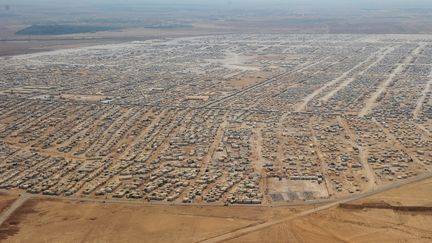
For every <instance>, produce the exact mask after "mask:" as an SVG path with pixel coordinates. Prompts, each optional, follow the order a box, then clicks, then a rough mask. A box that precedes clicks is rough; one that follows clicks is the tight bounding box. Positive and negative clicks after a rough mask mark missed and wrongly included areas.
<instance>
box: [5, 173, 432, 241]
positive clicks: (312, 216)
mask: <svg viewBox="0 0 432 243" xmlns="http://www.w3.org/2000/svg"><path fill="white" fill-rule="evenodd" d="M431 183H432V180H430V179H429V180H424V181H420V182H416V183H412V184H409V185H406V186H402V187H400V188H396V189H392V190H388V191H386V192H383V193H379V194H376V195H373V196H370V197H366V198H364V199H361V200H358V201H354V202H352V203H353V204H361V203H365V202H368V203H372V202H375V203H376V202H381V203H382V202H387V203H391V204H393V205H404V206H418V205H421V206H428V207H431V204H432V203H431V202H432V198H431V195H432V191H431V190H432V189H431ZM413 189H415V190H413ZM14 197H15V196H9V195H7V194H3V195H2V196H1V200H2V201H3V200H10V198H12V200H13V198H14ZM317 207H318V206H291V207H259V208H257V207H223V206H175V205H130V204H124V203H103V202H85V201H70V200H55V199H42V198H39V199H29V200H27V201H26V202H25V203H24V204H23V205H22V206H21V207H20V208H18V209H17V210H16V211H15V212H14V213H13V214H12V215H11V217H10V218H9V219H8V220H6V221H5V222H4V223H3V224H2V225H1V227H0V237H1V239H2V241H4V242H28V241H32V242H125V241H127V242H143V241H144V242H174V241H175V242H212V241H211V240H212V239H213V238H214V237H216V236H220V235H222V236H224V235H228V236H230V234H231V237H233V238H231V239H230V240H227V241H226V242H316V241H320V242H394V241H407V242H430V240H431V238H432V229H431V228H430V227H429V225H430V224H431V223H432V212H431V211H429V212H409V211H408V212H400V211H394V210H391V209H373V208H371V209H343V208H339V207H338V205H335V206H334V207H332V208H328V209H323V210H320V211H317V212H310V213H307V214H306V215H301V212H307V211H311V210H313V209H314V208H317ZM3 210H4V209H3ZM299 215H301V216H299ZM274 221H278V222H279V223H276V224H274V225H273V224H271V226H269V227H264V228H263V229H258V230H254V227H255V228H256V227H259V226H260V225H263V224H265V223H272V222H274ZM248 228H252V230H251V231H250V232H248V233H246V234H242V235H240V236H237V235H236V233H237V232H238V231H239V230H241V229H248ZM64 229H67V232H65V231H64ZM228 238H229V237H228Z"/></svg>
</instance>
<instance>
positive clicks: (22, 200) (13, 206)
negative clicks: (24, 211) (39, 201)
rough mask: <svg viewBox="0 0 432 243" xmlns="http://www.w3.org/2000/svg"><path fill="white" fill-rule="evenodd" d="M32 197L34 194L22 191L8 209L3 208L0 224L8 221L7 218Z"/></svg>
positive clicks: (0, 214)
mask: <svg viewBox="0 0 432 243" xmlns="http://www.w3.org/2000/svg"><path fill="white" fill-rule="evenodd" d="M31 197H32V196H31V195H30V194H27V193H21V194H20V195H19V197H18V198H17V199H16V200H15V201H14V202H13V203H12V204H11V205H10V206H9V207H8V208H7V209H6V210H3V212H1V213H0V225H2V224H3V223H4V222H6V220H7V219H8V218H9V217H10V216H11V215H12V214H13V213H14V212H15V210H17V209H18V208H19V207H21V206H22V205H23V204H24V203H25V202H26V201H27V200H28V199H30V198H31Z"/></svg>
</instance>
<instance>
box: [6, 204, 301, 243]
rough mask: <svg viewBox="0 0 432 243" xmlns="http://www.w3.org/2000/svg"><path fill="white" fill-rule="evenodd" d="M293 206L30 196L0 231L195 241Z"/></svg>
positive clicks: (32, 236)
mask: <svg viewBox="0 0 432 243" xmlns="http://www.w3.org/2000/svg"><path fill="white" fill-rule="evenodd" d="M295 211H297V209H286V208H285V209H282V208H278V209H267V208H263V209H259V208H251V207H235V208H226V207H211V206H210V207H208V206H205V207H189V206H142V205H141V206H128V205H123V204H108V203H107V204H101V203H89V202H68V201H56V200H42V199H31V200H29V201H27V202H26V203H25V204H24V205H23V206H22V207H20V208H19V209H18V210H17V211H16V212H15V213H14V214H13V215H12V216H11V217H10V218H9V219H8V220H7V221H6V222H5V223H4V224H3V225H2V226H1V227H0V237H1V238H2V241H4V242H28V241H32V242H143V241H145V242H174V241H175V242H196V241H200V240H203V239H207V238H209V237H212V236H215V235H218V234H222V233H226V232H228V231H231V230H235V229H239V228H242V227H247V226H249V225H253V224H257V223H260V222H264V221H266V220H268V219H270V218H275V217H282V216H284V215H290V214H292V213H294V212H295ZM65 229H67V232H65Z"/></svg>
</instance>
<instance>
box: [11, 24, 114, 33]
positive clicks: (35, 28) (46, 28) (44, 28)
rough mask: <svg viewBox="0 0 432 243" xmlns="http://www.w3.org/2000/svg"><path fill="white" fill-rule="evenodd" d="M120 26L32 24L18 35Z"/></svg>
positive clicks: (101, 29) (83, 31) (96, 30)
mask: <svg viewBox="0 0 432 243" xmlns="http://www.w3.org/2000/svg"><path fill="white" fill-rule="evenodd" d="M118 29H120V28H119V27H110V26H89V25H32V26H29V27H27V28H24V29H22V30H19V31H18V32H16V33H15V34H16V35H67V34H78V33H94V32H99V31H109V30H118Z"/></svg>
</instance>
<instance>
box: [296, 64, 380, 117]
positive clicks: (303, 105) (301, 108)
mask: <svg viewBox="0 0 432 243" xmlns="http://www.w3.org/2000/svg"><path fill="white" fill-rule="evenodd" d="M371 57H373V56H371ZM371 57H368V58H367V59H366V60H364V61H363V62H360V63H358V64H357V65H355V66H354V67H353V68H351V69H350V70H348V71H346V72H344V73H343V74H342V75H341V76H339V77H337V78H336V79H333V80H332V81H330V82H327V83H325V84H324V85H323V86H321V87H320V88H318V89H316V90H315V91H314V92H312V93H311V94H310V95H308V96H306V98H304V99H303V102H302V103H301V104H300V105H298V106H297V108H296V109H295V111H297V112H300V111H304V110H306V107H307V105H308V104H309V102H310V101H311V100H312V99H313V98H315V97H316V96H317V95H319V94H320V93H321V92H322V91H324V90H325V89H326V88H328V87H330V86H332V85H335V84H337V83H339V82H340V81H341V80H344V79H346V78H347V77H348V76H349V75H350V74H351V73H352V72H353V71H354V70H356V69H357V68H359V67H361V66H362V65H363V64H365V63H367V62H369V61H370V58H371Z"/></svg>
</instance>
